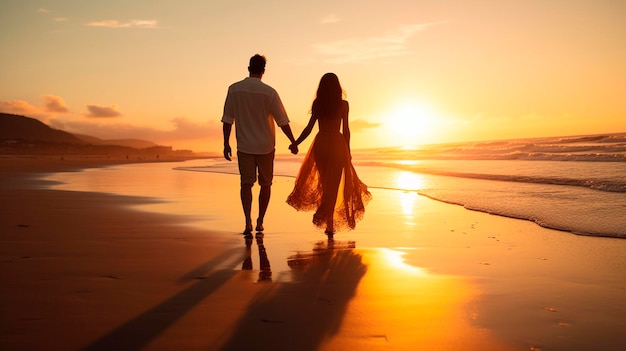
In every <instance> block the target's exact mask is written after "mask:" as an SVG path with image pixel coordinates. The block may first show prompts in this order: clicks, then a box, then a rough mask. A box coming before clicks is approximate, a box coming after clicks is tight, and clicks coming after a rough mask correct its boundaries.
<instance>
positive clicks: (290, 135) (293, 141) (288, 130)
mask: <svg viewBox="0 0 626 351" xmlns="http://www.w3.org/2000/svg"><path fill="white" fill-rule="evenodd" d="M280 129H282V131H283V133H285V135H286V136H287V138H289V141H291V145H290V146H289V150H291V153H292V154H294V155H295V154H297V153H298V145H297V144H296V138H294V137H293V133H292V132H291V127H290V126H289V124H285V125H284V126H281V127H280Z"/></svg>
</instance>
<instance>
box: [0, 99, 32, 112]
mask: <svg viewBox="0 0 626 351" xmlns="http://www.w3.org/2000/svg"><path fill="white" fill-rule="evenodd" d="M0 111H2V112H4V113H11V114H16V115H35V114H40V113H41V112H42V111H41V109H40V108H39V107H36V106H33V105H31V104H29V103H28V102H26V101H24V100H5V101H0Z"/></svg>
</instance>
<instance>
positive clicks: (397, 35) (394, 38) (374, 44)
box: [313, 22, 441, 64]
mask: <svg viewBox="0 0 626 351" xmlns="http://www.w3.org/2000/svg"><path fill="white" fill-rule="evenodd" d="M440 23H441V22H438V23H435V22H431V23H418V24H408V25H401V26H398V27H396V28H395V29H393V30H390V31H388V32H386V33H384V34H383V35H379V36H374V37H369V38H360V39H355V38H353V39H342V40H336V41H332V42H328V43H320V44H314V45H313V48H314V49H315V51H316V52H317V53H318V54H320V55H322V56H323V57H325V59H324V60H325V61H326V62H327V63H332V64H342V63H351V62H366V61H372V60H375V59H378V58H384V57H393V56H400V55H404V54H407V53H409V51H408V50H407V48H406V43H407V41H408V40H409V39H410V38H411V37H412V36H413V35H414V34H415V33H417V32H420V31H423V30H425V29H427V28H428V27H431V26H433V25H436V24H440Z"/></svg>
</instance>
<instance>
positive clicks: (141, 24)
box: [87, 20, 158, 29]
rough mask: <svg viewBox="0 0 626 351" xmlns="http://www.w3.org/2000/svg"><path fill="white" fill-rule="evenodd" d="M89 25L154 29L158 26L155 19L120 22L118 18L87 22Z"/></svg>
mask: <svg viewBox="0 0 626 351" xmlns="http://www.w3.org/2000/svg"><path fill="white" fill-rule="evenodd" d="M87 25H88V26H90V27H103V28H143V29H154V28H157V27H158V21H157V20H131V21H130V22H120V21H118V20H104V21H95V22H89V23H87Z"/></svg>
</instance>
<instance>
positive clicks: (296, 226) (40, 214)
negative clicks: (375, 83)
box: [0, 157, 626, 350]
mask: <svg viewBox="0 0 626 351" xmlns="http://www.w3.org/2000/svg"><path fill="white" fill-rule="evenodd" d="M132 161H133V160H130V161H126V160H102V159H93V158H90V159H80V158H75V159H63V160H61V159H59V158H8V157H4V158H0V180H1V183H0V191H1V192H0V196H1V198H0V201H2V211H1V214H0V233H1V234H0V240H1V243H0V265H1V267H0V300H1V301H2V303H1V304H0V349H2V350H139V349H144V350H416V349H428V350H621V349H622V348H623V345H625V344H626V336H625V335H624V334H623V330H624V328H625V327H626V298H625V297H624V296H625V295H624V293H625V292H626V279H624V278H625V277H626V240H618V239H609V238H590V237H582V236H576V235H572V234H569V233H564V232H558V231H553V230H548V229H545V228H541V227H539V226H537V225H536V224H534V223H530V222H526V221H519V220H515V219H510V218H502V217H497V216H490V215H488V214H484V213H479V212H473V211H468V210H465V209H463V208H461V207H458V206H454V205H449V204H443V203H439V202H436V201H433V200H431V199H428V198H424V197H420V196H417V195H416V194H414V193H409V192H399V191H388V190H378V189H372V194H373V196H374V199H373V201H372V202H371V203H370V204H369V206H368V207H367V210H366V214H365V218H364V220H363V221H362V222H360V223H359V224H358V225H357V229H356V230H354V231H351V232H347V233H339V234H338V235H337V236H336V238H335V240H334V241H330V242H329V241H328V240H326V239H325V236H324V235H323V234H322V233H321V232H320V231H318V230H317V229H315V228H313V227H312V225H310V217H311V214H310V213H298V212H295V210H293V209H292V208H291V207H289V206H288V205H286V204H285V203H284V199H285V198H286V197H287V194H288V193H289V192H290V190H291V189H290V187H291V186H292V185H293V180H292V179H288V178H282V179H277V180H276V181H275V185H274V187H273V193H272V203H271V207H270V210H269V212H268V216H267V218H266V223H265V227H266V231H265V234H264V235H263V236H259V237H258V238H255V239H252V240H249V241H247V242H246V241H245V240H244V238H243V236H242V235H241V234H239V231H240V230H241V229H243V228H242V226H241V222H242V220H241V213H240V207H239V203H238V201H239V200H238V196H237V194H238V180H237V178H236V177H234V176H232V175H225V174H212V173H204V174H202V175H189V173H192V172H187V173H185V175H181V177H185V179H184V180H185V181H192V180H193V179H191V178H192V177H203V178H202V181H203V182H204V181H206V182H207V183H210V184H211V187H210V189H209V190H207V194H206V197H207V199H208V201H207V203H206V204H205V205H204V206H206V212H207V213H206V217H207V218H204V219H203V220H202V221H200V222H199V221H198V218H196V217H197V215H195V216H186V215H184V213H185V209H184V204H178V205H177V206H179V207H181V206H182V207H183V208H182V210H179V211H178V212H177V213H176V214H173V213H169V214H167V213H163V211H162V212H161V213H159V212H154V211H147V210H146V209H149V208H151V206H153V207H155V208H157V207H159V204H160V203H161V202H162V201H163V200H162V199H157V198H154V197H145V196H121V195H116V194H105V193H92V192H76V191H68V190H52V189H49V188H48V186H49V185H50V183H49V181H42V180H41V178H42V177H43V176H45V175H46V174H47V173H50V172H67V171H73V170H78V169H80V168H82V167H98V166H104V165H112V164H120V163H126V162H132ZM159 161H167V160H159ZM114 171H115V172H118V171H120V172H122V171H123V168H121V169H119V170H114ZM158 191H159V190H158V189H155V192H157V193H158ZM214 199H220V201H213V200H214ZM164 208H167V206H165V207H164ZM181 213H183V214H181Z"/></svg>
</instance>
